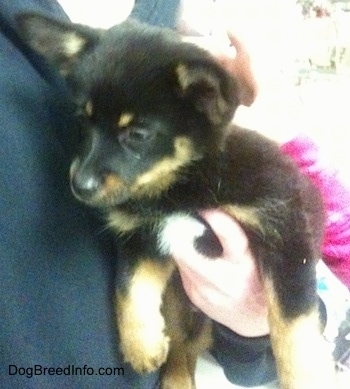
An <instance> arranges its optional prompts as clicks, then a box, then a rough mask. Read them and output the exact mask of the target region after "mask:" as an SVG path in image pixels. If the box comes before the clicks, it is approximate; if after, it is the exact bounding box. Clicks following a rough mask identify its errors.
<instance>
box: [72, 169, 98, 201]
mask: <svg viewBox="0 0 350 389" xmlns="http://www.w3.org/2000/svg"><path fill="white" fill-rule="evenodd" d="M101 186H102V181H101V180H100V179H99V178H97V177H96V176H93V175H89V176H85V175H80V174H75V175H74V176H73V177H72V179H71V188H72V192H73V194H74V195H75V196H76V197H78V198H79V199H80V200H83V201H84V200H85V201H87V200H90V199H91V198H92V197H94V196H95V195H96V194H97V192H98V191H99V190H100V188H101Z"/></svg>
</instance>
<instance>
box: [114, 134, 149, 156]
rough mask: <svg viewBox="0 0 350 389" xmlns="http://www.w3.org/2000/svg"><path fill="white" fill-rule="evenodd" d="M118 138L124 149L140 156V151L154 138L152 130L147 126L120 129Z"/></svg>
mask: <svg viewBox="0 0 350 389" xmlns="http://www.w3.org/2000/svg"><path fill="white" fill-rule="evenodd" d="M118 138H119V142H120V144H121V145H122V146H123V147H124V149H126V150H127V151H130V152H131V153H132V154H133V155H135V156H137V157H140V153H141V151H142V150H144V148H145V146H146V145H147V144H149V142H150V141H151V140H152V139H153V138H154V132H153V131H150V130H149V129H147V128H142V127H130V128H127V129H125V130H124V131H121V132H120V134H119V136H118Z"/></svg>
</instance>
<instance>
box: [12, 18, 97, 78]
mask: <svg viewBox="0 0 350 389" xmlns="http://www.w3.org/2000/svg"><path fill="white" fill-rule="evenodd" d="M16 21H17V25H18V29H19V33H20V35H21V38H22V39H23V40H24V41H25V42H26V43H27V44H28V45H29V46H30V47H31V48H32V49H33V50H34V51H36V52H37V53H39V54H41V55H42V56H44V57H45V58H46V59H47V60H49V61H50V62H51V63H52V64H53V65H55V66H56V67H57V68H58V70H59V71H60V72H61V73H62V74H63V75H67V74H68V73H69V71H70V68H71V66H72V65H73V64H74V63H75V61H76V60H77V59H78V58H79V57H80V56H81V55H82V54H83V53H84V52H85V51H86V50H88V49H89V48H91V47H92V46H93V45H94V44H96V42H97V40H98V34H97V33H96V32H95V30H94V29H92V28H89V27H86V26H82V25H77V24H72V23H64V22H59V21H57V20H54V19H51V18H47V17H45V16H42V15H39V14H35V13H25V14H20V15H18V16H17V18H16Z"/></svg>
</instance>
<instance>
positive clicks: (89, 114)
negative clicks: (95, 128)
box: [85, 100, 94, 116]
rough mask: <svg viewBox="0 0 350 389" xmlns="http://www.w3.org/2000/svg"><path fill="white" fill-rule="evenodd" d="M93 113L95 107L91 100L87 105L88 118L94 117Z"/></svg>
mask: <svg viewBox="0 0 350 389" xmlns="http://www.w3.org/2000/svg"><path fill="white" fill-rule="evenodd" d="M93 111H94V106H93V104H92V101H91V100H89V101H88V102H87V103H86V105H85V112H86V114H87V115H88V116H92V114H93Z"/></svg>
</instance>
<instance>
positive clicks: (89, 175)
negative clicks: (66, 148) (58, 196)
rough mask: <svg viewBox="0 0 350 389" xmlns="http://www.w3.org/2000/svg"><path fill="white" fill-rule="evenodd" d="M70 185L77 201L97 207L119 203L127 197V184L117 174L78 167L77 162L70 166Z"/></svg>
mask: <svg viewBox="0 0 350 389" xmlns="http://www.w3.org/2000/svg"><path fill="white" fill-rule="evenodd" d="M70 186H71V190H72V193H73V194H74V196H75V197H76V198H77V199H78V200H79V201H82V202H84V203H86V204H89V205H93V206H97V207H98V206H100V207H108V206H113V205H117V204H121V203H122V202H124V201H125V200H126V199H127V198H128V189H127V186H126V185H125V183H124V182H123V180H121V179H120V178H119V177H118V176H117V175H115V174H113V173H99V174H97V173H94V172H89V171H86V170H84V169H79V167H78V163H73V164H72V166H71V171H70Z"/></svg>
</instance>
